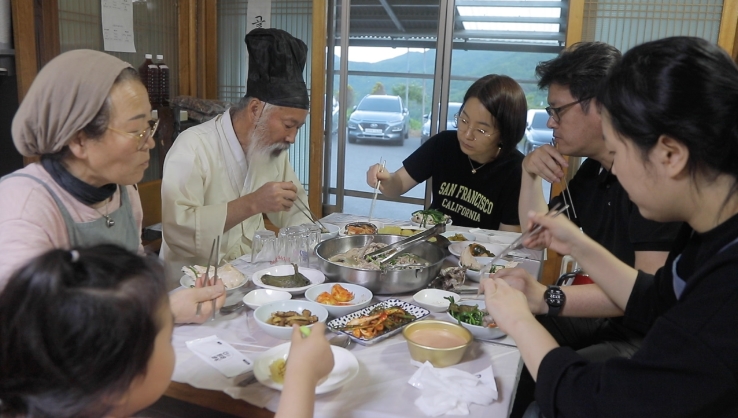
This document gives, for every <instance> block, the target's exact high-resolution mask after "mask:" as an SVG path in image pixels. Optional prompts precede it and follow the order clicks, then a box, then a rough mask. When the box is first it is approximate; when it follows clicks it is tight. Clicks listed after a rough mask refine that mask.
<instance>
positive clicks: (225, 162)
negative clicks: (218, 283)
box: [161, 29, 310, 269]
mask: <svg viewBox="0 0 738 418" xmlns="http://www.w3.org/2000/svg"><path fill="white" fill-rule="evenodd" d="M246 47H247V49H248V52H249V72H248V79H247V82H246V95H245V96H244V98H243V99H242V100H241V101H240V103H239V104H238V105H237V106H234V107H232V108H230V109H228V110H226V112H224V113H223V114H221V115H218V116H216V117H215V118H213V119H212V120H210V121H208V122H205V123H203V124H201V125H198V126H195V127H192V128H190V129H188V130H187V131H185V132H183V133H182V134H181V135H180V136H179V137H178V138H177V140H176V141H175V142H174V145H173V146H172V148H171V150H170V151H169V152H168V153H167V157H166V161H165V162H164V176H163V179H162V234H163V243H162V248H161V256H162V258H164V259H165V260H167V261H168V262H170V265H171V267H172V268H174V269H178V268H180V267H181V266H183V265H190V264H200V265H204V264H206V263H207V260H208V259H209V255H210V251H211V245H212V243H213V241H214V239H215V238H216V237H218V236H219V235H222V239H221V246H220V248H219V249H218V254H217V256H216V259H217V260H219V261H220V260H225V261H230V260H233V259H236V258H238V257H240V256H242V255H244V254H249V253H250V252H251V240H252V239H253V236H254V233H255V232H256V231H258V230H263V229H265V226H264V218H263V216H262V214H266V215H267V216H268V217H269V220H270V221H271V222H272V223H274V224H275V225H276V226H278V227H285V226H291V225H299V224H303V223H309V222H310V219H309V218H308V217H307V216H305V215H304V214H303V213H302V211H301V210H300V209H301V208H300V207H298V206H297V205H294V204H293V202H295V200H297V199H300V200H302V201H303V202H306V201H307V195H306V193H305V189H304V188H303V187H302V185H301V183H300V181H299V179H298V178H297V175H296V174H295V172H294V170H293V169H292V166H291V165H290V161H289V156H288V153H287V150H288V149H289V147H290V145H291V144H293V143H294V142H295V137H296V135H297V131H298V130H299V129H300V128H301V127H302V126H303V125H304V123H305V119H306V118H307V114H308V107H309V97H308V92H307V86H306V85H305V81H304V80H303V78H302V71H303V69H304V67H305V60H306V57H307V45H305V43H304V42H302V41H301V40H299V39H297V38H295V37H293V36H292V35H290V34H289V33H287V32H285V31H283V30H279V29H254V30H252V31H251V32H249V33H248V34H247V35H246Z"/></svg>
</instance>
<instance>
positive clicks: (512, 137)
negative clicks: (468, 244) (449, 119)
mask: <svg viewBox="0 0 738 418" xmlns="http://www.w3.org/2000/svg"><path fill="white" fill-rule="evenodd" d="M527 109H528V105H527V102H526V99H525V92H523V89H522V88H521V87H520V85H519V84H518V83H517V82H515V80H513V79H512V78H510V77H508V76H504V75H497V74H490V75H486V76H484V77H482V78H480V79H479V80H477V81H475V82H474V84H472V85H471V87H469V90H467V92H466V94H465V95H464V101H463V103H462V106H461V109H460V110H459V113H458V114H457V115H456V116H455V118H456V131H452V130H448V131H444V132H440V133H439V134H438V135H435V136H433V137H431V138H429V139H428V141H426V142H425V143H423V144H422V145H421V146H420V148H418V149H417V150H415V152H413V153H412V154H411V155H410V156H409V157H407V158H406V159H405V161H403V163H402V164H403V166H402V167H401V168H400V169H399V170H397V171H395V172H394V173H390V172H388V171H385V170H384V169H382V167H381V165H379V164H376V165H373V166H371V167H370V168H369V170H368V171H367V174H366V182H367V184H368V185H369V186H371V187H375V186H376V185H377V182H378V181H381V184H380V186H379V190H380V191H381V192H382V194H384V195H385V196H388V197H393V198H394V197H399V196H401V195H403V194H405V193H406V192H407V191H408V190H410V189H412V188H413V187H415V186H417V185H418V184H419V183H422V182H424V181H426V180H428V179H429V178H431V177H433V202H431V205H430V208H431V209H437V210H439V211H440V212H443V213H444V214H446V215H449V216H450V217H451V219H452V221H453V224H454V225H459V226H468V227H472V228H487V229H499V230H503V231H516V232H519V231H520V221H519V220H518V196H519V193H520V173H521V168H520V165H521V162H522V161H523V154H521V153H520V151H518V150H517V149H516V148H515V146H516V145H517V143H518V142H520V140H521V139H522V138H523V134H524V133H525V118H526V112H527Z"/></svg>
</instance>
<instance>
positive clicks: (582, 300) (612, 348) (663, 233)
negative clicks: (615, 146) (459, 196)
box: [507, 42, 680, 417]
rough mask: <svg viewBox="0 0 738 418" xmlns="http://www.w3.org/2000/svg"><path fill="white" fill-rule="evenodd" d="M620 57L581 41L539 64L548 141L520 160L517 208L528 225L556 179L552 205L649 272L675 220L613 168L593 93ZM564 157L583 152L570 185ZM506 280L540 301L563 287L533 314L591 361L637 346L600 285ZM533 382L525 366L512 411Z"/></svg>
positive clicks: (523, 277)
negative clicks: (630, 188) (647, 207)
mask: <svg viewBox="0 0 738 418" xmlns="http://www.w3.org/2000/svg"><path fill="white" fill-rule="evenodd" d="M619 60H620V51H618V50H617V49H616V48H615V47H613V46H610V45H607V44H605V43H601V42H581V43H577V44H574V45H572V46H571V47H570V48H567V49H566V50H564V51H563V52H562V53H561V54H560V55H559V56H558V57H556V58H554V59H553V60H550V61H547V62H542V63H540V64H539V65H538V66H537V67H536V75H537V76H538V77H539V82H538V87H539V88H541V89H543V88H548V103H549V106H548V107H547V108H546V112H547V113H548V115H549V120H548V123H547V126H548V127H549V128H551V129H553V139H552V143H551V145H543V146H541V147H539V148H537V149H535V150H534V151H533V152H531V153H530V154H528V155H527V156H526V157H525V159H524V160H523V175H522V181H521V187H520V201H519V206H518V207H519V208H518V211H519V214H520V219H521V225H522V226H523V228H525V227H526V226H527V224H526V222H525V220H526V219H527V216H528V215H527V214H528V212H529V211H537V212H546V211H547V210H548V208H549V205H547V204H546V201H545V199H544V196H543V189H542V187H543V185H542V181H541V179H545V180H546V181H548V182H550V183H559V182H560V183H561V185H562V188H564V189H565V190H564V191H563V192H562V193H561V194H560V195H559V196H556V197H554V198H553V199H552V200H551V202H550V205H551V206H553V205H555V204H557V203H561V202H563V203H567V204H569V205H570V207H569V210H568V211H567V212H566V214H567V215H568V217H569V219H571V220H572V221H573V222H574V223H576V224H577V225H578V226H579V227H580V228H581V229H582V231H583V232H584V233H585V234H587V235H589V236H590V237H592V238H593V239H595V240H596V241H597V242H599V243H600V244H601V245H602V246H603V247H605V248H607V249H608V250H609V251H610V252H611V253H613V255H615V256H616V257H618V258H619V259H620V260H622V261H623V262H625V263H627V264H629V265H631V266H634V267H635V268H637V269H639V270H643V271H645V272H647V273H654V272H655V271H656V270H658V269H659V268H661V267H662V266H663V265H664V262H665V261H666V256H667V254H668V251H669V249H670V247H671V244H672V242H673V240H674V237H675V236H676V233H677V231H678V229H679V226H680V224H679V223H658V222H653V221H649V220H647V219H644V218H643V217H642V216H641V214H640V212H639V211H638V208H637V207H636V206H635V204H633V202H631V201H630V199H629V198H628V194H627V193H626V192H625V190H623V188H622V186H621V185H620V183H619V182H618V179H617V177H615V176H614V175H612V174H611V173H610V169H611V167H612V162H613V158H612V155H611V154H610V151H609V150H608V149H607V148H606V147H605V141H604V138H603V134H602V122H601V119H600V112H599V110H598V107H597V103H596V100H595V99H593V97H594V96H595V95H596V94H597V92H598V90H599V89H600V86H601V85H602V83H603V82H604V81H605V80H606V76H607V72H608V70H609V68H610V67H611V66H612V65H614V64H615V63H616V62H618V61H619ZM564 156H569V157H581V158H586V160H585V161H584V162H583V163H582V165H581V166H580V168H579V170H578V171H577V172H576V175H575V176H574V177H573V178H572V179H571V181H570V182H568V184H567V182H566V179H565V176H564V168H566V167H568V166H569V163H568V161H567V160H566V159H565V158H564ZM567 186H568V187H567ZM507 280H508V282H509V283H511V284H512V285H514V286H517V287H518V288H521V287H523V288H525V292H526V296H527V297H528V300H529V303H540V304H541V306H544V304H545V305H548V306H549V307H551V306H554V305H556V303H554V302H553V299H554V295H555V294H558V293H559V292H563V296H560V297H563V298H565V302H563V306H561V307H554V308H552V309H549V313H548V314H547V315H546V316H545V317H539V318H538V319H539V321H540V322H541V323H542V324H543V325H544V326H545V327H546V328H547V329H548V331H549V332H550V333H551V335H553V336H554V338H556V340H557V342H558V343H559V344H560V345H562V346H569V347H571V348H573V349H575V350H578V351H579V352H580V354H582V355H583V356H585V357H587V358H588V359H589V360H593V361H602V360H605V359H607V358H611V357H615V356H625V357H630V356H631V355H632V354H633V353H634V352H635V351H637V350H638V347H640V341H641V339H642V335H641V334H639V333H637V332H635V331H633V330H631V329H629V328H627V326H625V325H627V324H623V322H622V321H621V318H620V317H621V316H622V315H623V312H622V311H621V310H620V309H618V308H617V307H616V306H615V305H614V304H613V303H612V302H611V301H610V300H609V298H608V297H607V296H606V295H605V294H604V292H603V291H602V290H601V289H600V288H599V287H598V286H597V285H594V284H592V285H581V286H568V287H565V288H562V289H557V288H556V287H555V286H552V287H549V288H547V287H546V286H543V285H541V284H540V283H537V282H536V280H535V279H534V278H532V277H530V276H529V275H528V274H527V273H525V272H524V271H523V272H520V271H517V270H516V271H515V272H514V273H513V275H511V276H507ZM523 283H524V284H523ZM547 298H548V299H547ZM549 299H551V301H552V303H551V304H549V303H548V302H549ZM557 315H560V316H557ZM533 387H534V383H533V380H532V378H531V377H530V374H528V372H527V370H526V371H525V372H524V373H523V375H522V376H521V380H520V385H519V388H518V394H517V396H516V399H515V405H514V407H513V413H512V415H511V416H513V417H519V416H521V414H522V413H523V411H524V410H525V408H526V407H527V405H528V404H529V403H530V402H532V401H533Z"/></svg>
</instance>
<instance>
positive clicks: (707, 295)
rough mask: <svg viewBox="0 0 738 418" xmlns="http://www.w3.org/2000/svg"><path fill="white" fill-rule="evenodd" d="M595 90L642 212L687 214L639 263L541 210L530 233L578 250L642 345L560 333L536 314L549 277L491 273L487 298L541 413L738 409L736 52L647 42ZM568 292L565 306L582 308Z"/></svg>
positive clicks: (727, 412)
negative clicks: (572, 345)
mask: <svg viewBox="0 0 738 418" xmlns="http://www.w3.org/2000/svg"><path fill="white" fill-rule="evenodd" d="M597 101H598V102H599V103H601V107H602V108H601V112H602V125H603V133H604V137H605V143H606V146H607V149H608V150H609V152H610V153H611V154H612V156H613V165H612V171H613V173H614V174H615V175H617V176H618V180H619V181H620V183H621V184H622V186H623V188H624V189H625V190H626V191H627V192H628V195H629V196H630V198H631V199H632V200H633V202H634V203H635V204H636V205H637V206H638V209H639V211H640V213H641V214H642V215H643V216H644V217H645V218H647V219H651V220H655V221H660V222H670V221H680V222H684V223H685V226H683V228H682V230H681V231H680V234H679V236H678V237H677V239H676V241H675V243H674V246H673V247H672V249H671V251H670V253H669V255H668V258H667V260H666V264H665V265H664V267H662V268H661V269H659V270H658V271H657V272H656V274H655V275H650V274H647V273H645V272H643V271H639V270H636V269H634V268H632V267H630V266H629V265H627V264H625V263H623V262H622V261H620V260H618V258H616V257H615V256H614V255H613V254H611V253H610V252H608V251H607V250H606V249H605V248H603V247H602V246H601V245H599V244H598V243H596V242H595V241H594V240H593V239H591V238H590V237H588V236H587V235H586V234H583V233H582V232H581V231H580V230H579V228H578V227H576V226H575V225H574V224H573V223H572V222H570V221H569V220H567V219H565V218H564V217H563V216H562V217H557V218H551V217H546V216H545V215H544V214H543V213H537V214H536V213H531V214H530V218H529V222H528V226H529V227H530V226H531V225H533V224H539V225H541V226H542V227H543V229H542V232H541V233H539V234H537V235H534V236H533V237H532V238H530V239H528V240H527V241H526V242H525V244H526V246H533V247H535V246H545V247H548V248H551V249H553V250H555V251H557V252H558V253H561V254H571V255H572V256H573V257H574V258H576V260H578V261H579V263H580V265H581V266H582V267H583V268H584V269H585V270H586V271H587V272H588V273H589V275H590V277H591V278H592V279H593V280H594V281H595V282H596V283H597V284H598V285H599V286H600V288H601V289H602V291H603V292H604V293H605V294H606V295H607V296H608V298H609V299H610V300H611V301H612V302H611V304H612V305H613V306H615V307H617V308H619V309H621V310H623V311H624V312H625V317H624V318H625V324H626V325H628V326H630V327H633V328H634V329H637V330H640V331H641V332H643V333H645V337H644V339H643V343H642V346H641V347H640V349H639V350H638V351H636V352H635V353H634V354H633V356H632V357H631V358H630V359H626V358H611V359H608V360H605V361H602V362H590V361H588V360H586V359H585V358H584V357H582V356H581V355H580V354H578V353H576V352H574V351H573V350H571V349H569V348H566V347H559V346H558V344H557V343H556V340H555V339H554V338H553V337H552V336H551V335H550V334H549V333H548V332H547V331H546V330H545V328H544V327H543V326H542V325H541V324H540V323H539V322H538V321H537V320H536V319H535V318H534V316H533V315H532V313H533V314H545V313H546V312H547V310H548V308H549V305H548V304H547V303H545V302H544V298H543V294H542V289H541V287H540V286H538V285H535V284H531V283H528V282H521V281H519V280H515V277H514V276H515V273H514V272H506V271H504V270H503V271H502V272H500V273H498V274H496V275H495V277H494V279H492V280H484V282H483V284H482V286H483V289H484V293H485V301H486V305H487V308H488V309H489V311H490V313H491V314H492V316H493V317H494V318H495V321H496V322H497V324H498V325H499V326H500V328H502V329H503V330H504V331H505V332H507V333H508V334H509V335H510V336H512V337H513V338H514V339H515V341H516V342H517V345H518V347H519V348H520V351H521V354H522V357H523V360H524V361H525V364H526V366H527V368H528V370H529V371H530V373H531V375H532V376H533V378H534V379H536V400H537V403H538V407H539V408H540V412H542V414H543V416H546V417H588V418H592V417H616V416H617V417H669V418H678V417H696V416H700V417H735V416H738V396H737V395H738V356H736V355H735V353H736V352H738V334H736V329H738V280H736V271H738V193H737V192H738V163H737V162H738V118H736V115H738V66H736V64H735V62H733V61H732V59H731V58H730V57H729V56H728V55H727V54H726V53H725V51H723V50H722V49H720V48H719V47H718V46H716V45H713V44H711V43H709V42H707V41H705V40H703V39H699V38H690V37H673V38H667V39H661V40H657V41H653V42H648V43H645V44H642V45H639V46H636V47H634V48H633V49H631V50H630V51H628V52H627V53H626V54H625V55H624V56H623V59H622V61H621V62H619V63H617V64H615V65H614V66H613V68H612V70H611V72H610V74H609V76H608V79H607V82H606V83H605V85H604V88H603V90H602V91H601V92H600V93H599V94H598V95H597ZM519 290H522V293H521V291H519ZM572 296H574V295H572ZM570 299H573V298H569V297H568V296H567V300H566V301H565V302H564V303H561V305H562V306H559V308H560V309H561V310H562V313H565V312H566V310H567V306H568V305H569V303H570V302H573V303H575V304H578V305H580V308H582V307H581V304H580V303H578V302H581V301H577V300H570ZM562 302H563V301H562ZM601 309H604V307H602V306H599V305H592V306H590V308H589V311H588V312H585V313H588V314H589V315H591V316H596V315H598V314H599V313H600V311H601ZM528 413H529V414H531V415H529V416H538V412H537V411H534V410H530V411H528Z"/></svg>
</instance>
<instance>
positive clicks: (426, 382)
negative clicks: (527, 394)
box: [408, 361, 497, 417]
mask: <svg viewBox="0 0 738 418" xmlns="http://www.w3.org/2000/svg"><path fill="white" fill-rule="evenodd" d="M411 363H412V364H413V365H415V366H417V367H419V369H418V371H416V372H415V374H413V376H412V377H411V378H410V380H409V381H408V383H410V384H411V385H412V386H414V387H416V388H418V389H420V390H422V391H423V393H422V395H420V397H419V398H418V399H417V400H416V401H415V405H417V407H418V408H420V410H421V411H423V413H424V414H425V415H427V416H431V417H437V416H440V415H444V414H446V415H469V404H471V403H476V404H479V405H489V404H491V403H492V402H493V401H495V400H497V385H496V384H495V375H494V373H493V372H492V366H490V367H487V368H486V369H484V370H482V371H481V372H479V373H476V374H471V373H467V372H465V371H461V370H457V369H454V368H452V367H446V368H441V369H436V368H435V367H433V365H432V364H430V362H425V363H423V364H421V363H419V362H416V361H411Z"/></svg>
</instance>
